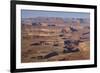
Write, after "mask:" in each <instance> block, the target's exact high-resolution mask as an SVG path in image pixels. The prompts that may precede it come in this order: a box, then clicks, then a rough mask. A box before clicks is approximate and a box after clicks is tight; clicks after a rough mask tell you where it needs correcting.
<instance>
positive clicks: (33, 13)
mask: <svg viewBox="0 0 100 73" xmlns="http://www.w3.org/2000/svg"><path fill="white" fill-rule="evenodd" d="M30 17H31V18H32V17H33V18H34V17H62V18H90V13H82V12H81V13H80V12H56V11H40V10H21V18H30Z"/></svg>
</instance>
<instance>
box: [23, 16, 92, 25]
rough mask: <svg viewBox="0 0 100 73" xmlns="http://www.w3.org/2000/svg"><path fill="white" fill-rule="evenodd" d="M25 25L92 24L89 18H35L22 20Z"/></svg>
mask: <svg viewBox="0 0 100 73" xmlns="http://www.w3.org/2000/svg"><path fill="white" fill-rule="evenodd" d="M21 22H22V23H23V24H26V23H48V24H70V23H71V24H76V23H78V22H79V23H80V24H86V25H89V24H90V19H89V18H60V17H35V18H21Z"/></svg>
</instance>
